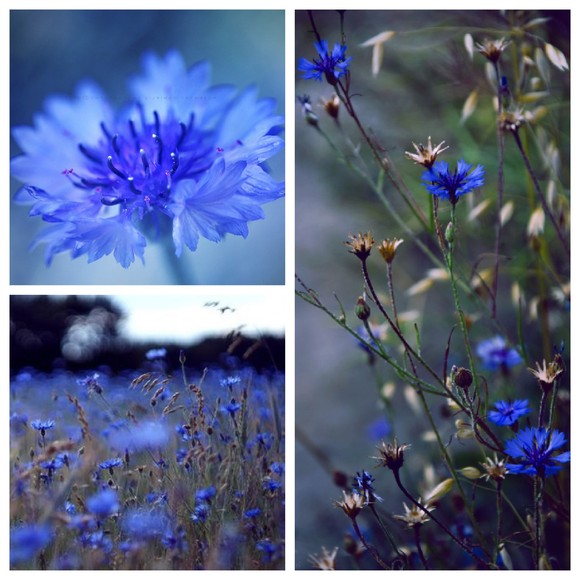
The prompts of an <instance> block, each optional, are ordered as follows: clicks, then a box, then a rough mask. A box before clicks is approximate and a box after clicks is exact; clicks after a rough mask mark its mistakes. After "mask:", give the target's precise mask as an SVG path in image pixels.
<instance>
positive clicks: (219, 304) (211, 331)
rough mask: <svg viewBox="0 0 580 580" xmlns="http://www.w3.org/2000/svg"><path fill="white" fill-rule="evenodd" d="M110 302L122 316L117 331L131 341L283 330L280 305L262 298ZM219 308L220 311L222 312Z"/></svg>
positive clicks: (133, 298) (120, 298)
mask: <svg viewBox="0 0 580 580" xmlns="http://www.w3.org/2000/svg"><path fill="white" fill-rule="evenodd" d="M111 299H112V300H113V301H114V302H115V303H116V304H117V305H119V306H120V307H121V308H122V310H123V311H124V312H125V313H126V316H125V318H124V321H123V323H122V325H121V331H122V332H123V333H124V334H125V335H126V336H127V337H128V338H130V339H132V340H143V341H145V340H147V341H149V340H151V341H158V342H159V344H160V345H162V344H163V342H164V341H166V340H171V341H174V342H184V341H191V340H197V339H199V338H202V337H204V336H207V335H218V336H219V335H223V334H225V333H227V332H229V331H231V330H234V329H237V328H239V327H243V330H244V332H245V333H246V334H253V335H255V334H257V333H272V334H278V335H282V334H283V333H284V330H285V318H286V313H285V312H284V310H285V309H284V307H283V305H284V302H283V300H282V299H281V296H279V297H273V296H264V295H247V296H244V295H241V296H240V295H237V296H227V295H226V296H216V295H215V294H213V295H207V296H181V295H177V296H175V295H169V296H168V295H164V296H149V295H139V294H137V295H131V296H125V295H118V296H111ZM222 309H223V312H222Z"/></svg>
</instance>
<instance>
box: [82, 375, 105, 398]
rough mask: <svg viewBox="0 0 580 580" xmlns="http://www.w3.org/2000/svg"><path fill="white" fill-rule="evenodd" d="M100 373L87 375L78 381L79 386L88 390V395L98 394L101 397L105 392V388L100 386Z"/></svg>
mask: <svg viewBox="0 0 580 580" xmlns="http://www.w3.org/2000/svg"><path fill="white" fill-rule="evenodd" d="M100 376H101V375H99V373H93V374H92V375H87V376H86V377H83V378H82V379H77V385H78V386H79V387H82V388H83V389H86V390H87V392H88V393H97V395H100V394H101V393H102V392H103V387H101V385H100V384H99V380H98V379H99V377H100Z"/></svg>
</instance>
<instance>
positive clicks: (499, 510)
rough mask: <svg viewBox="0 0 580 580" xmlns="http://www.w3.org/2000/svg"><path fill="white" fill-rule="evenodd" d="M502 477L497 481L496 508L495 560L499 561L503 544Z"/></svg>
mask: <svg viewBox="0 0 580 580" xmlns="http://www.w3.org/2000/svg"><path fill="white" fill-rule="evenodd" d="M501 482H502V480H501V479H498V480H497V481H496V486H497V492H496V510H497V528H496V532H495V546H494V549H493V561H494V562H497V560H498V556H499V547H500V545H501V528H502V516H503V501H502V497H503V496H502V491H501Z"/></svg>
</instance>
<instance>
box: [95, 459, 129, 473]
mask: <svg viewBox="0 0 580 580" xmlns="http://www.w3.org/2000/svg"><path fill="white" fill-rule="evenodd" d="M119 465H123V460H122V459H121V458H120V457H113V458H111V459H106V460H105V461H103V462H101V463H99V469H108V470H109V472H110V473H113V468H114V467H119Z"/></svg>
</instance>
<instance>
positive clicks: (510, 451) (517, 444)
mask: <svg viewBox="0 0 580 580" xmlns="http://www.w3.org/2000/svg"><path fill="white" fill-rule="evenodd" d="M565 443H567V439H566V437H564V434H563V433H562V432H560V431H558V429H554V430H553V431H550V430H549V429H544V428H543V427H529V428H528V429H522V430H521V431H519V433H518V434H517V435H516V436H515V437H514V438H513V439H511V440H510V441H508V442H507V444H506V446H505V453H506V454H507V455H508V456H509V457H510V458H511V459H515V460H520V462H519V463H506V467H507V469H508V470H509V472H510V473H525V474H527V475H540V476H550V475H554V474H555V473H557V472H558V471H560V469H562V467H563V465H560V464H562V463H568V462H569V461H570V452H569V451H564V452H563V453H558V454H555V451H556V450H557V449H559V448H560V447H562V445H564V444H565Z"/></svg>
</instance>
